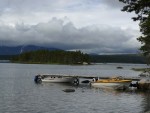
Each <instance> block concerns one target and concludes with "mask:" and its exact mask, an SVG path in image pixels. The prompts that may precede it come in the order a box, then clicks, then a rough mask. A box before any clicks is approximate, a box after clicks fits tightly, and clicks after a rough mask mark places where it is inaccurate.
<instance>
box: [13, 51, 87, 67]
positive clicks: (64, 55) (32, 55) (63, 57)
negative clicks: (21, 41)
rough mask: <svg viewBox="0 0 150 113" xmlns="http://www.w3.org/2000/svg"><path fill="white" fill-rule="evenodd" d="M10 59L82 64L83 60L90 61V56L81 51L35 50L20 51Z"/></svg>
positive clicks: (25, 61) (14, 60)
mask: <svg viewBox="0 0 150 113" xmlns="http://www.w3.org/2000/svg"><path fill="white" fill-rule="evenodd" d="M12 61H13V62H23V63H47V64H83V62H87V63H90V58H89V56H88V55H87V54H83V53H82V52H81V51H76V52H73V51H62V50H55V51H49V50H37V51H31V52H26V53H22V54H20V55H18V56H16V57H14V58H13V60H12Z"/></svg>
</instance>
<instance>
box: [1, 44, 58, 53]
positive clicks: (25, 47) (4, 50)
mask: <svg viewBox="0 0 150 113" xmlns="http://www.w3.org/2000/svg"><path fill="white" fill-rule="evenodd" d="M35 50H60V49H57V48H52V47H41V46H34V45H21V46H14V47H11V46H0V55H18V54H20V53H23V52H28V51H35Z"/></svg>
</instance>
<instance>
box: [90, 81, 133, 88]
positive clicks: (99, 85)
mask: <svg viewBox="0 0 150 113" xmlns="http://www.w3.org/2000/svg"><path fill="white" fill-rule="evenodd" d="M129 85H130V82H126V83H96V82H92V83H91V86H93V87H117V86H129Z"/></svg>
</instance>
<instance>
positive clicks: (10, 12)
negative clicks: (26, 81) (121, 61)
mask: <svg viewBox="0 0 150 113" xmlns="http://www.w3.org/2000/svg"><path fill="white" fill-rule="evenodd" d="M122 7H123V4H122V3H120V2H119V0H0V45H7V46H17V45H28V44H30V45H31V44H32V45H39V46H49V47H55V48H60V49H65V50H81V51H83V52H87V53H97V54H116V53H137V52H138V48H139V47H140V43H139V42H138V41H137V40H136V38H137V37H138V36H139V35H140V32H139V27H138V22H133V21H132V19H131V17H132V16H134V14H131V13H126V12H121V8H122Z"/></svg>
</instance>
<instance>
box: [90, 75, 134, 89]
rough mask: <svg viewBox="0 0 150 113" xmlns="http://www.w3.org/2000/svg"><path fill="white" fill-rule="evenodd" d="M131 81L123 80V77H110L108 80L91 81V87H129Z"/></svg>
mask: <svg viewBox="0 0 150 113" xmlns="http://www.w3.org/2000/svg"><path fill="white" fill-rule="evenodd" d="M131 82H132V80H128V79H124V78H123V77H120V76H119V77H112V78H109V79H97V80H96V79H95V78H94V79H93V81H92V82H91V86H93V87H116V86H129V85H130V83H131Z"/></svg>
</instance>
